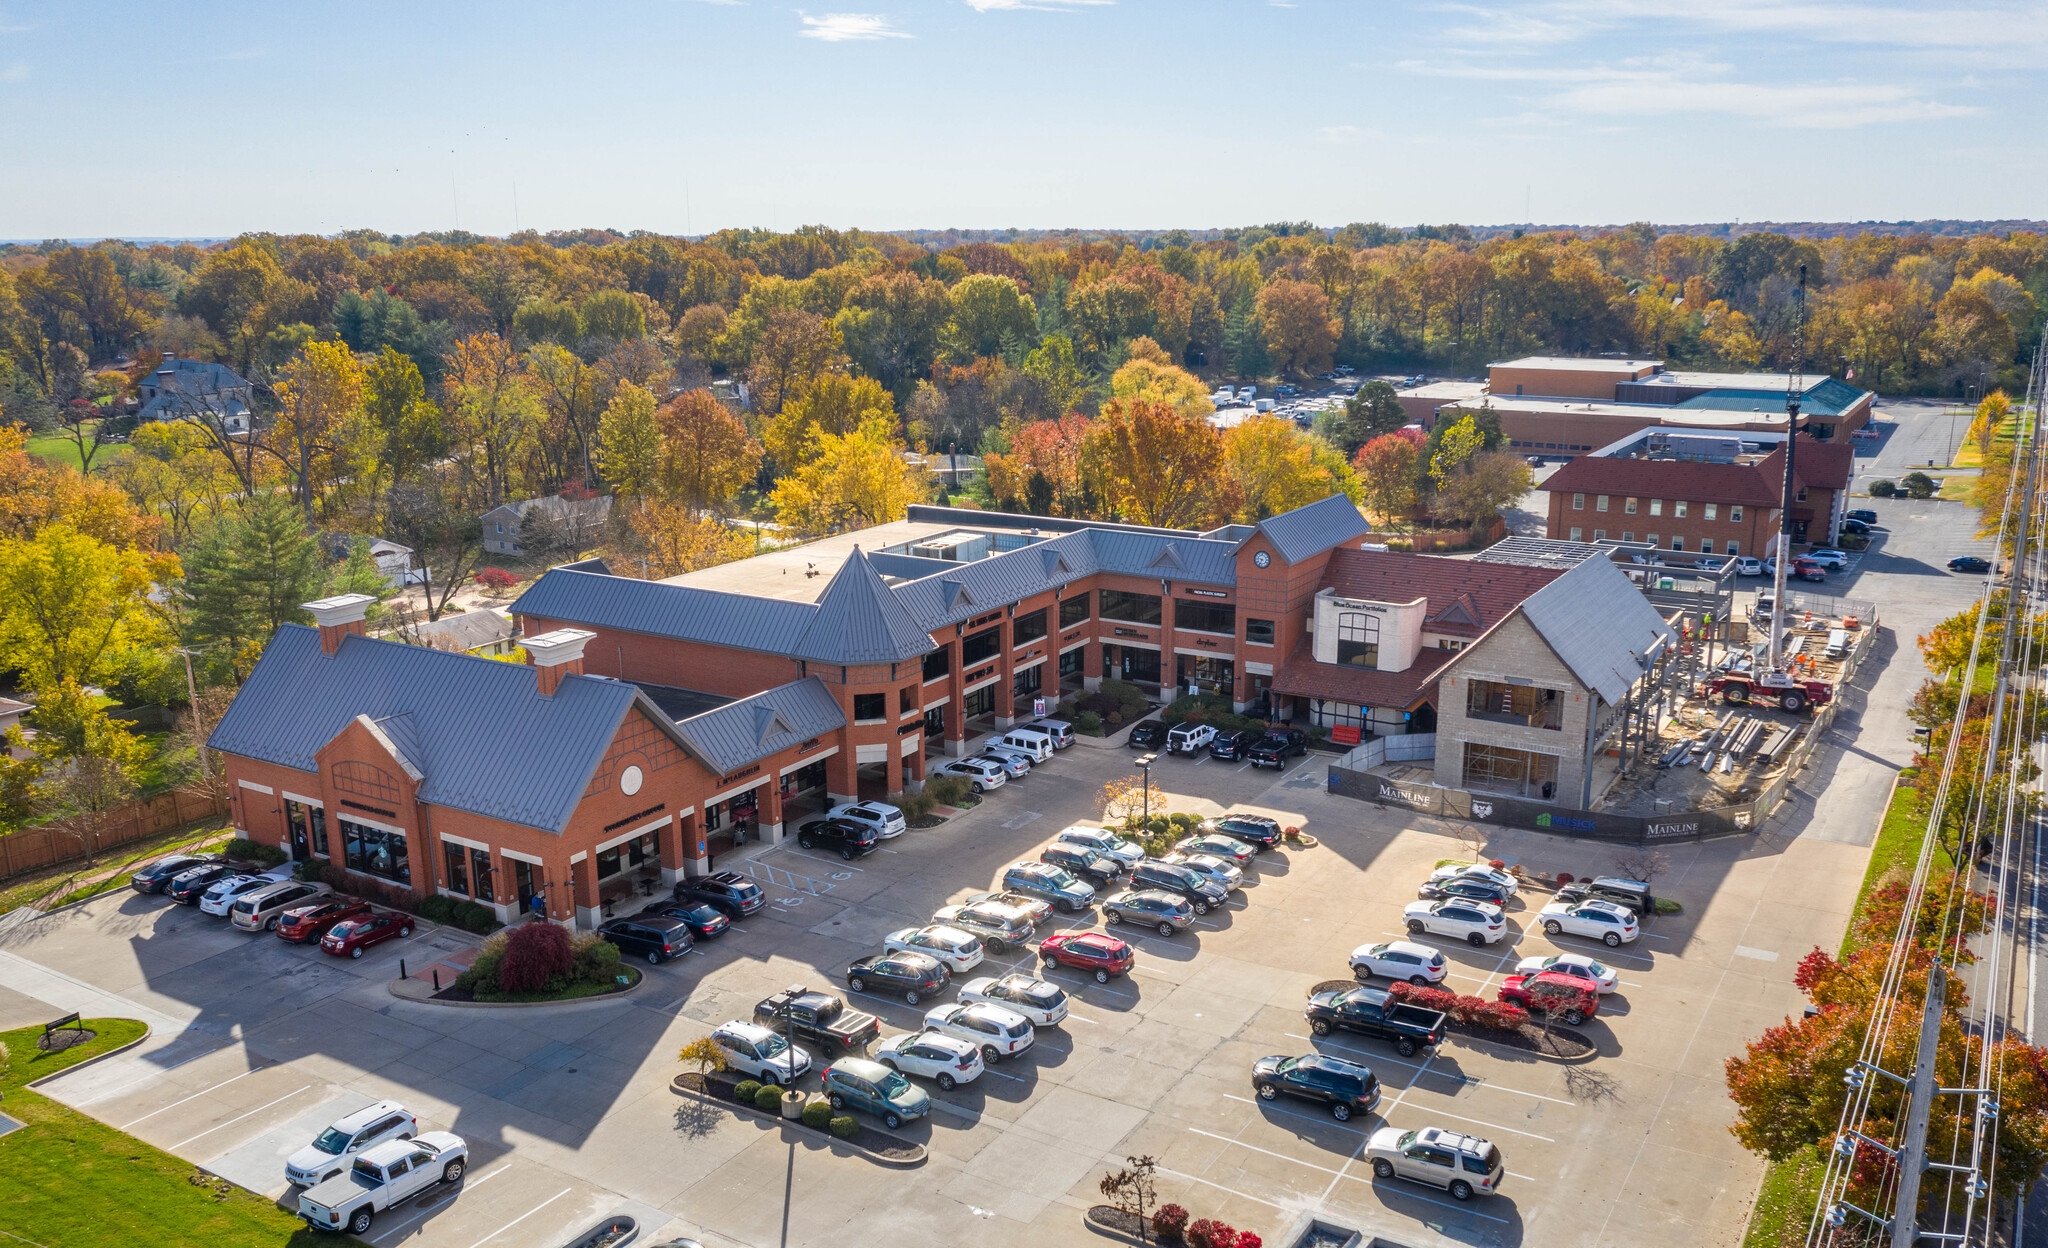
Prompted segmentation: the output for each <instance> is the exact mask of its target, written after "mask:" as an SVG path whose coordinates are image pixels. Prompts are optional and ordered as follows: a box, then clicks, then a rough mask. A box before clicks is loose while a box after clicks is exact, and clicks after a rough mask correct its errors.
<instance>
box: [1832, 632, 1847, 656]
mask: <svg viewBox="0 0 2048 1248" xmlns="http://www.w3.org/2000/svg"><path fill="white" fill-rule="evenodd" d="M1848 655H1849V630H1848V629H1846V628H1831V629H1829V630H1828V657H1829V658H1831V659H1841V658H1847V657H1848Z"/></svg>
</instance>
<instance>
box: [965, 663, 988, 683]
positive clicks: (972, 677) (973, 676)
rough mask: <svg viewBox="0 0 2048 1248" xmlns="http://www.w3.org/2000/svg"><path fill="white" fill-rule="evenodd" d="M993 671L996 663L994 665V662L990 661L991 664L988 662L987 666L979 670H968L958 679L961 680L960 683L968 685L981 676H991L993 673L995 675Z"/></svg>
mask: <svg viewBox="0 0 2048 1248" xmlns="http://www.w3.org/2000/svg"><path fill="white" fill-rule="evenodd" d="M995 671H996V665H995V664H993V663H991V664H989V665H988V666H987V667H984V668H982V669H981V670H980V671H976V672H969V673H967V675H965V676H963V677H961V678H960V680H961V683H962V684H968V685H971V684H973V683H974V682H975V681H977V680H980V679H981V678H983V677H984V676H993V675H995Z"/></svg>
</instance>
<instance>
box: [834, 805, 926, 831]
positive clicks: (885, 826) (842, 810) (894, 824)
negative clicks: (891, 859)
mask: <svg viewBox="0 0 2048 1248" xmlns="http://www.w3.org/2000/svg"><path fill="white" fill-rule="evenodd" d="M825 817H826V818H827V819H845V820H847V821H848V822H850V823H857V824H860V825H861V826H862V827H864V828H873V829H874V830H875V835H876V836H878V837H880V838H882V839H883V840H885V841H886V840H888V839H889V838H890V837H892V836H902V835H903V829H904V828H906V827H908V826H909V825H908V824H906V823H904V821H903V812H902V811H900V810H898V809H897V808H896V807H894V806H891V805H889V803H887V802H848V803H847V804H846V805H844V806H834V807H833V808H832V809H830V810H828V811H826V812H825Z"/></svg>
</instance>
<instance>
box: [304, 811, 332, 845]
mask: <svg viewBox="0 0 2048 1248" xmlns="http://www.w3.org/2000/svg"><path fill="white" fill-rule="evenodd" d="M306 818H307V819H309V820H310V821H311V822H312V825H313V852H314V853H316V854H318V855H320V856H321V857H322V858H325V857H327V812H326V811H324V810H322V809H320V808H319V807H318V806H315V807H313V808H312V809H311V810H309V811H307V812H306Z"/></svg>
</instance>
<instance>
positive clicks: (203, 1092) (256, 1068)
mask: <svg viewBox="0 0 2048 1248" xmlns="http://www.w3.org/2000/svg"><path fill="white" fill-rule="evenodd" d="M213 1051H214V1052H219V1050H218V1049H215V1050H213ZM270 1065H271V1066H274V1065H276V1063H275V1062H273V1063H271V1064H270ZM269 1069H270V1066H252V1067H250V1068H249V1069H248V1070H245V1071H243V1072H242V1073H241V1074H239V1075H236V1076H235V1078H234V1079H223V1080H221V1081H220V1082H219V1083H216V1084H214V1085H213V1087H212V1088H206V1089H203V1090H201V1091H198V1092H194V1093H193V1094H192V1095H190V1096H188V1097H186V1098H185V1099H184V1100H180V1101H172V1102H171V1103H170V1104H168V1105H166V1106H164V1109H176V1108H177V1107H178V1106H180V1105H183V1104H184V1103H185V1101H196V1100H198V1099H199V1098H200V1097H202V1096H205V1095H206V1094H207V1093H208V1092H211V1091H213V1090H214V1088H225V1087H226V1086H228V1085H229V1084H231V1083H233V1082H234V1081H235V1079H247V1078H248V1077H249V1076H250V1075H253V1074H255V1073H256V1072H258V1071H262V1070H269ZM164 1109H152V1110H150V1111H149V1112H148V1113H146V1114H144V1115H143V1116H142V1117H140V1118H137V1119H136V1120H135V1122H130V1123H124V1124H123V1125H121V1126H119V1127H116V1128H115V1130H117V1131H126V1130H127V1129H128V1128H129V1127H132V1126H135V1125H136V1123H142V1122H148V1121H149V1120H150V1119H152V1118H154V1117H156V1116H157V1115H158V1114H161V1113H163V1112H164Z"/></svg>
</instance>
